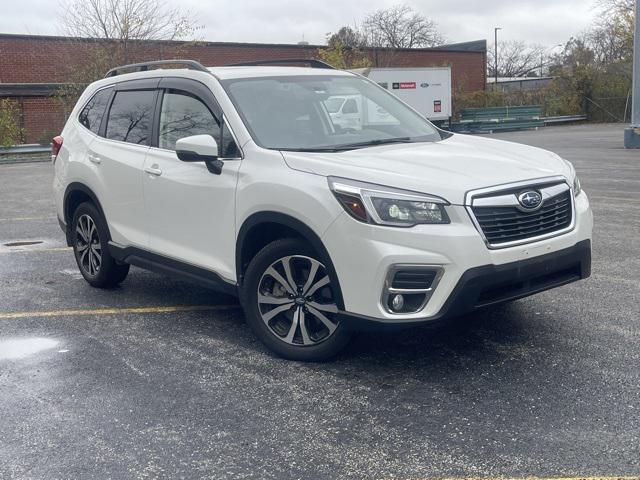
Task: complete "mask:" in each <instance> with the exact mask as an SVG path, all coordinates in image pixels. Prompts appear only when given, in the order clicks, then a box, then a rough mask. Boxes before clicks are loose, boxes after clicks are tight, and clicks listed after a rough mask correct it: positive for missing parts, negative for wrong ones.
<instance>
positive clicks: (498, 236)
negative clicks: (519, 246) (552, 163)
mask: <svg viewBox="0 0 640 480" xmlns="http://www.w3.org/2000/svg"><path fill="white" fill-rule="evenodd" d="M472 210H473V214H474V215H475V217H476V220H477V221H478V224H479V225H480V228H482V232H483V233H484V236H485V237H486V239H487V241H488V242H489V243H490V244H491V245H500V244H503V243H508V242H516V241H519V240H526V239H528V238H534V237H539V236H541V235H546V234H549V233H553V232H557V231H560V230H563V229H565V228H567V227H569V226H570V225H571V221H572V215H573V211H572V210H573V207H572V204H571V190H569V189H567V190H566V191H564V192H562V193H560V194H558V195H555V196H553V197H550V198H547V199H546V200H545V201H544V203H543V204H542V207H541V208H540V209H539V210H536V211H534V212H525V211H522V210H520V209H519V208H518V207H515V206H489V207H478V206H474V207H472Z"/></svg>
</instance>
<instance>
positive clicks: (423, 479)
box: [406, 476, 640, 480]
mask: <svg viewBox="0 0 640 480" xmlns="http://www.w3.org/2000/svg"><path fill="white" fill-rule="evenodd" d="M436 479H437V480H640V476H635V477H624V476H619V477H615V476H613V477H611V476H606V477H587V476H584V477H534V476H532V477H440V478H438V477H431V478H429V477H409V478H407V479H406V480H436Z"/></svg>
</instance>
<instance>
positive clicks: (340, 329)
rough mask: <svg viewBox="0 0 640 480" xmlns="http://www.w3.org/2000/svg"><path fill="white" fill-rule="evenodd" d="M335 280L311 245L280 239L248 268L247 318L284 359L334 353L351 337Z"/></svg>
mask: <svg viewBox="0 0 640 480" xmlns="http://www.w3.org/2000/svg"><path fill="white" fill-rule="evenodd" d="M334 283H335V282H332V279H331V277H330V275H329V272H328V271H327V268H326V267H325V265H324V264H323V263H322V262H321V261H320V260H319V259H318V255H317V254H316V253H315V252H314V251H313V250H312V249H311V248H310V247H309V246H308V245H307V244H305V243H304V242H302V241H300V240H297V239H283V240H276V241H275V242H273V243H271V244H269V245H267V246H266V247H265V248H263V249H262V250H261V251H260V252H259V253H258V254H257V255H256V256H255V257H254V258H253V260H252V261H251V263H250V264H249V267H248V268H247V272H246V275H245V282H244V286H243V289H242V297H243V299H242V300H243V302H242V303H243V307H244V310H245V314H246V317H247V322H248V323H249V325H250V326H251V329H252V330H253V331H254V332H255V334H256V335H257V336H258V338H259V339H260V340H261V341H262V342H263V343H264V344H265V345H266V346H267V347H268V348H269V349H271V350H272V351H274V352H275V353H277V354H278V355H280V356H282V357H284V358H288V359H290V360H302V361H321V360H326V359H328V358H330V357H333V356H334V355H336V354H337V353H338V352H339V351H340V350H342V349H343V348H344V347H345V346H346V345H347V343H348V342H349V339H350V337H351V333H350V332H349V331H348V330H347V329H346V328H344V326H343V325H341V324H340V322H339V321H338V315H337V314H338V306H337V304H336V300H335V299H336V288H337V287H336V286H335V284H334Z"/></svg>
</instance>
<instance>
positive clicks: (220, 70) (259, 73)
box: [207, 66, 353, 80]
mask: <svg viewBox="0 0 640 480" xmlns="http://www.w3.org/2000/svg"><path fill="white" fill-rule="evenodd" d="M207 70H209V71H210V72H211V73H213V74H214V75H215V76H216V77H218V78H219V79H220V80H229V79H236V78H255V77H274V76H292V75H296V76H300V75H305V76H306V75H309V76H312V75H313V76H320V75H322V76H335V75H340V76H349V75H353V74H352V73H350V72H345V71H343V70H333V69H329V68H308V67H276V66H268V67H267V66H246V67H244V66H238V67H207Z"/></svg>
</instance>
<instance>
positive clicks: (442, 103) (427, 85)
mask: <svg viewBox="0 0 640 480" xmlns="http://www.w3.org/2000/svg"><path fill="white" fill-rule="evenodd" d="M353 71H354V72H356V73H359V74H361V75H364V76H365V77H367V78H369V79H370V80H373V81H374V82H376V83H377V84H378V85H380V86H381V87H382V88H384V89H386V90H388V91H389V92H391V93H393V94H394V95H395V96H397V97H398V98H399V99H400V100H402V101H403V102H405V103H407V104H408V105H410V106H411V107H413V108H414V109H415V110H417V111H418V112H420V113H421V114H422V115H424V116H425V117H427V118H428V119H429V120H432V121H436V122H444V121H448V120H449V119H450V118H451V67H424V68H361V69H356V70H353Z"/></svg>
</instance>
